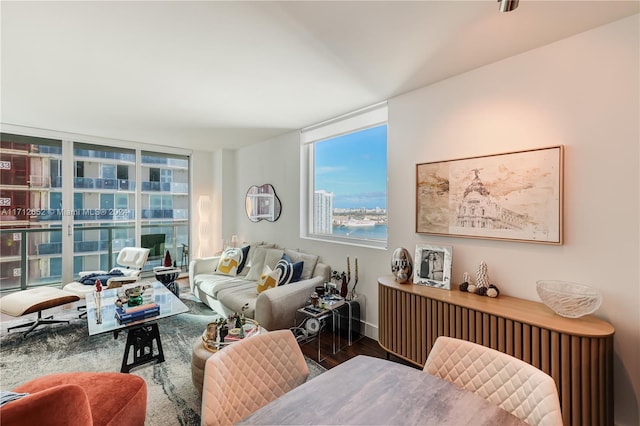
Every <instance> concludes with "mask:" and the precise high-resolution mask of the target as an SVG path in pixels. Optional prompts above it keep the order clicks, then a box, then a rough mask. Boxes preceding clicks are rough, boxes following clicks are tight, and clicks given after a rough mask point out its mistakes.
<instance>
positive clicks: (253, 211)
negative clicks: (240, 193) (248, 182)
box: [244, 183, 282, 222]
mask: <svg viewBox="0 0 640 426" xmlns="http://www.w3.org/2000/svg"><path fill="white" fill-rule="evenodd" d="M244 205H245V211H246V212H247V217H248V218H249V220H250V221H252V222H260V221H261V220H266V221H267V222H275V221H276V220H278V219H279V218H280V215H281V214H282V203H281V202H280V198H278V195H276V190H275V188H274V187H273V185H271V184H268V183H265V184H264V185H259V186H258V185H252V186H250V187H249V189H248V190H247V195H246V196H245V201H244Z"/></svg>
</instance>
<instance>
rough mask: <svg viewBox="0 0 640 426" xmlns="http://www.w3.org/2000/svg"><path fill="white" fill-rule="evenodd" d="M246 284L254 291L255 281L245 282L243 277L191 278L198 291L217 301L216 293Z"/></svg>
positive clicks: (215, 276) (198, 276) (215, 275)
mask: <svg viewBox="0 0 640 426" xmlns="http://www.w3.org/2000/svg"><path fill="white" fill-rule="evenodd" d="M246 283H250V284H251V286H252V287H253V288H254V290H255V287H256V283H255V281H247V280H246V279H245V278H244V277H229V276H225V275H218V274H198V275H196V276H195V277H194V278H193V284H194V285H195V286H197V287H198V288H199V289H200V291H202V292H203V293H206V294H208V295H209V296H211V297H213V298H214V299H219V297H218V293H219V292H220V291H222V290H225V289H229V288H231V289H233V288H236V287H238V286H239V285H242V284H246Z"/></svg>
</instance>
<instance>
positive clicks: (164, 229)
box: [0, 133, 190, 291]
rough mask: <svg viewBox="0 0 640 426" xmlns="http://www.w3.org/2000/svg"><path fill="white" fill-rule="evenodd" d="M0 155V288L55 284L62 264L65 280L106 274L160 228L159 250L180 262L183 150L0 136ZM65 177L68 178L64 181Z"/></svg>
mask: <svg viewBox="0 0 640 426" xmlns="http://www.w3.org/2000/svg"><path fill="white" fill-rule="evenodd" d="M0 155H1V158H0V172H1V173H2V180H1V181H0V204H2V208H3V210H2V215H0V218H1V221H0V224H1V228H0V231H1V232H2V234H1V239H0V247H2V249H1V252H2V253H1V254H2V259H1V261H0V291H4V290H12V289H17V288H26V287H30V286H34V285H46V284H52V283H60V282H62V280H63V275H65V274H69V270H70V269H72V270H73V275H74V278H75V277H77V273H78V272H80V271H83V270H97V269H102V270H107V269H109V267H111V266H113V265H114V264H115V259H116V257H117V254H118V252H119V251H120V249H121V248H123V247H126V246H136V245H140V241H141V238H140V236H141V235H142V234H148V233H154V234H163V235H164V236H165V242H164V244H163V246H162V249H163V251H164V250H169V251H170V254H171V257H172V258H173V259H177V260H178V261H180V260H181V259H182V251H183V247H185V246H188V244H189V222H188V218H189V197H190V194H189V175H190V171H189V162H190V159H189V157H188V156H186V155H183V156H179V155H174V154H167V153H162V152H147V151H143V150H141V149H139V148H138V149H134V148H124V147H117V146H106V145H104V144H90V143H85V142H74V141H69V140H67V141H65V140H51V139H45V138H38V137H32V136H22V135H14V134H7V133H3V134H2V145H1V146H0ZM151 168H153V169H155V170H157V173H156V175H157V179H155V180H153V181H152V180H151V179H150V169H151ZM65 173H66V174H67V176H68V179H69V180H68V182H71V183H72V184H71V185H67V186H64V187H63V181H64V179H65V177H64V175H65ZM154 173H155V172H154ZM136 176H141V179H140V182H137V179H136ZM65 197H66V199H65ZM65 200H67V201H65ZM138 200H139V201H138ZM137 205H138V206H142V209H141V210H139V211H138V210H137V208H136V206H137ZM65 206H67V207H66V209H65ZM138 208H140V207H138ZM63 229H64V230H65V232H62V231H63ZM67 236H68V238H67ZM63 247H68V249H63ZM65 253H66V254H65ZM65 256H68V259H67V258H66V257H65ZM65 259H67V260H65ZM158 265H159V262H156V263H153V262H150V263H149V264H148V265H147V267H146V269H151V268H152V267H153V266H158ZM68 279H69V280H71V279H72V278H70V277H69V278H68Z"/></svg>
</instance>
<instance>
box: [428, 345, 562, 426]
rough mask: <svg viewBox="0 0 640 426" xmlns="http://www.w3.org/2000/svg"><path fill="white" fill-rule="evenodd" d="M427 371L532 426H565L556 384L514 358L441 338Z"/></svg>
mask: <svg viewBox="0 0 640 426" xmlns="http://www.w3.org/2000/svg"><path fill="white" fill-rule="evenodd" d="M424 371H425V372H427V373H429V374H432V375H434V376H437V377H440V378H441V379H444V380H446V381H448V382H451V383H454V384H456V385H458V386H460V387H462V388H465V389H467V390H469V391H471V392H474V393H476V394H478V395H480V396H482V397H483V398H485V399H487V400H488V401H490V402H492V403H494V404H496V405H498V406H500V407H501V408H502V409H504V410H505V411H508V412H510V413H512V414H513V415H514V416H516V417H518V418H520V419H521V420H523V421H524V422H526V423H527V424H529V425H531V426H556V425H557V426H561V425H562V414H561V412H560V401H559V398H558V391H557V389H556V384H555V381H554V380H553V379H552V378H551V377H550V376H549V375H547V374H546V373H545V372H543V371H542V370H539V369H538V368H536V367H534V366H533V365H531V364H527V363H526V362H524V361H521V360H519V359H517V358H514V357H512V356H511V355H507V354H505V353H502V352H499V351H496V350H494V349H491V348H487V347H486V346H482V345H478V344H476V343H472V342H468V341H466V340H460V339H454V338H451V337H446V336H440V337H438V338H437V339H436V342H435V344H434V345H433V348H432V349H431V352H429V356H428V357H427V362H426V364H425V366H424Z"/></svg>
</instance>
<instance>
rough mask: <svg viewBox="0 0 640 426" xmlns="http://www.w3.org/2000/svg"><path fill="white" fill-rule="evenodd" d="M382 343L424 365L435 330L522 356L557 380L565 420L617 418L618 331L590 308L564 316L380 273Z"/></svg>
mask: <svg viewBox="0 0 640 426" xmlns="http://www.w3.org/2000/svg"><path fill="white" fill-rule="evenodd" d="M378 305H379V306H378V309H379V325H378V327H379V329H378V341H379V343H380V346H381V347H382V348H383V349H384V350H385V351H387V352H388V353H392V354H394V355H396V356H398V357H400V358H402V359H405V360H407V361H409V362H411V363H413V364H415V365H417V366H420V367H422V366H424V364H425V362H426V360H427V355H428V354H429V351H430V350H431V347H432V346H433V343H434V342H435V340H436V338H437V337H438V336H450V337H455V338H458V339H464V340H468V341H471V342H475V343H479V344H481V345H484V346H488V347H490V348H493V349H496V350H499V351H501V352H504V353H507V354H509V355H512V356H514V357H516V358H519V359H521V360H523V361H525V362H528V363H529V364H532V365H534V366H535V367H538V368H540V369H541V370H542V371H544V372H545V373H547V374H549V375H550V376H551V377H553V379H554V380H555V382H556V385H557V387H558V393H559V395H560V405H561V407H562V417H563V421H564V424H565V425H567V426H568V425H612V424H613V333H614V329H613V327H612V326H611V324H609V323H607V322H606V321H603V320H601V319H599V318H597V317H595V316H593V315H587V316H584V317H582V318H576V319H572V318H564V317H561V316H559V315H557V314H555V313H554V312H553V311H552V310H551V309H549V308H548V307H546V306H545V305H544V304H542V303H538V302H533V301H529V300H524V299H518V298H515V297H509V296H504V295H500V296H499V297H497V298H490V297H486V296H478V295H475V294H470V293H466V292H462V291H459V290H457V289H456V290H451V291H448V290H442V289H437V288H431V287H427V286H422V285H416V284H399V283H398V282H396V281H395V280H394V277H393V276H392V275H388V276H386V275H385V276H382V277H380V278H378Z"/></svg>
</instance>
